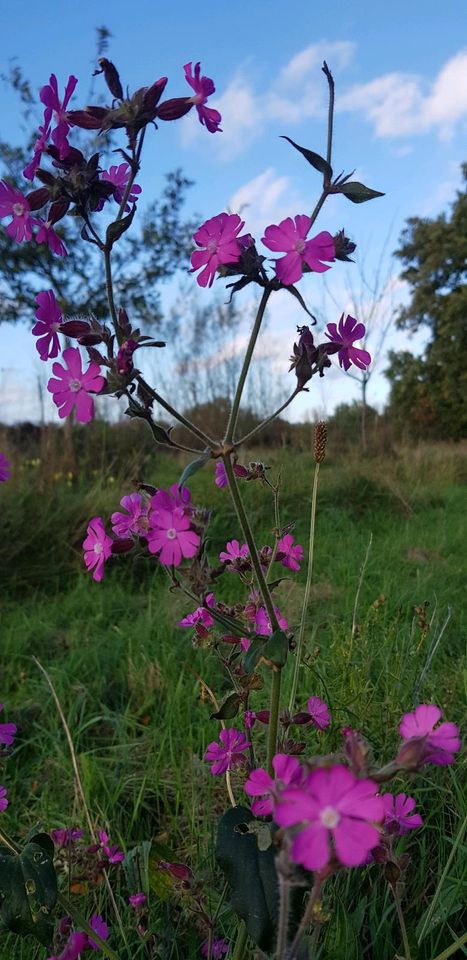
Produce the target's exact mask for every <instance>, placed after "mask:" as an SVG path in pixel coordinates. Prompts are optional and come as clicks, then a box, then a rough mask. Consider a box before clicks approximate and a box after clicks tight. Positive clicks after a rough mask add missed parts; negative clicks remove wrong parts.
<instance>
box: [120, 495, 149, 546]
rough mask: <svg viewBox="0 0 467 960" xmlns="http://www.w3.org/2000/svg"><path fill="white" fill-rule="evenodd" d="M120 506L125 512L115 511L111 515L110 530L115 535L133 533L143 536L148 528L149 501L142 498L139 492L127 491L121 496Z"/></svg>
mask: <svg viewBox="0 0 467 960" xmlns="http://www.w3.org/2000/svg"><path fill="white" fill-rule="evenodd" d="M120 504H121V506H122V507H123V508H124V509H125V510H127V511H128V512H127V513H120V511H118V510H117V511H116V512H115V513H113V514H112V516H111V518H110V519H111V521H112V530H113V532H114V534H115V536H117V537H128V536H130V534H132V533H134V534H136V535H137V536H140V537H145V536H147V532H148V529H149V509H150V504H149V501H148V500H146V499H143V497H142V496H141V494H140V493H129V494H128V496H126V497H122V499H121V500H120Z"/></svg>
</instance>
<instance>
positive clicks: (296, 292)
mask: <svg viewBox="0 0 467 960" xmlns="http://www.w3.org/2000/svg"><path fill="white" fill-rule="evenodd" d="M281 289H283V290H288V291H289V293H291V294H292V296H293V297H295V299H296V300H298V302H299V304H300V306H301V307H302V308H303V310H304V311H305V313H307V314H308V316H309V317H311V319H312V321H313V323H317V320H316V317H315V316H314V314H313V313H311V310H309V309H308V307H307V305H306V303H305V301H304V299H303V297H302V295H301V293H300V291H299V290H297V288H296V287H294V286H293V285H292V286H290V287H288V286H285V284H284V285H283V287H281Z"/></svg>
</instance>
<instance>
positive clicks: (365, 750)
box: [342, 727, 369, 775]
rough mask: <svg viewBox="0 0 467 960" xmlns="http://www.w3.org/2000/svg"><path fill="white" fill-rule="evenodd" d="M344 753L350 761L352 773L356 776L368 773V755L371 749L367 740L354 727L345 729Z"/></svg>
mask: <svg viewBox="0 0 467 960" xmlns="http://www.w3.org/2000/svg"><path fill="white" fill-rule="evenodd" d="M342 733H343V736H344V753H345V755H346V757H348V759H349V761H350V766H351V768H352V772H353V773H355V774H362V773H363V774H365V775H366V774H367V772H368V754H369V747H368V744H367V742H366V740H364V739H363V737H362V735H361V734H360V733H359V732H358V730H353V729H352V727H344V729H343V731H342Z"/></svg>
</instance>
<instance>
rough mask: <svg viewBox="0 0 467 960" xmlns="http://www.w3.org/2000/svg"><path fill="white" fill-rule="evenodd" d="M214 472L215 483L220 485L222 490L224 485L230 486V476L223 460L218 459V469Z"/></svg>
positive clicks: (217, 485)
mask: <svg viewBox="0 0 467 960" xmlns="http://www.w3.org/2000/svg"><path fill="white" fill-rule="evenodd" d="M214 473H215V480H214V483H215V484H216V487H219V489H220V490H221V489H222V488H223V487H228V485H229V478H228V476H227V474H226V472H225V467H224V464H223V463H222V460H218V461H217V463H216V469H215V471H214Z"/></svg>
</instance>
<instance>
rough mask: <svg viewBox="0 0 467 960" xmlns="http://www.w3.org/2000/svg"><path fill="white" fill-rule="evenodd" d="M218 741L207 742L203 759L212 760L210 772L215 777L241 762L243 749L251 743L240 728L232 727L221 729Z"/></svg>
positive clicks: (246, 748)
mask: <svg viewBox="0 0 467 960" xmlns="http://www.w3.org/2000/svg"><path fill="white" fill-rule="evenodd" d="M219 740H220V743H217V742H216V741H213V743H209V744H208V748H207V750H206V753H205V754H204V758H203V759H204V760H212V761H213V764H212V767H211V773H212V775H213V776H214V777H216V776H217V775H218V774H219V773H225V772H226V770H231V769H232V767H234V766H237V765H238V764H239V763H243V761H244V756H243V751H244V750H248V747H251V743H250V741H249V740H247V739H246V737H245V734H244V733H243V732H242V731H241V730H236V729H235V727H232V728H231V729H229V730H221V732H220V734H219Z"/></svg>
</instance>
